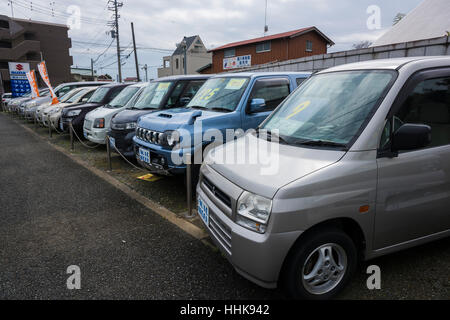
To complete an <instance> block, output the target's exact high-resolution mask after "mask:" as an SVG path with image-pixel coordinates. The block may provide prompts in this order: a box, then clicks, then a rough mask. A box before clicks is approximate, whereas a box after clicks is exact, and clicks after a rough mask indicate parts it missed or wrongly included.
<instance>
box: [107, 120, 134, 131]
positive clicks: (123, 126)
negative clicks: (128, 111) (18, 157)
mask: <svg viewBox="0 0 450 320" xmlns="http://www.w3.org/2000/svg"><path fill="white" fill-rule="evenodd" d="M136 127H137V125H136V122H128V123H114V122H112V121H111V129H113V130H134V129H136Z"/></svg>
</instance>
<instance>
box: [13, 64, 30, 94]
mask: <svg viewBox="0 0 450 320" xmlns="http://www.w3.org/2000/svg"><path fill="white" fill-rule="evenodd" d="M8 65H9V77H10V79H11V93H12V96H13V97H14V98H15V97H21V96H23V95H24V94H25V93H28V92H30V90H31V89H30V84H29V83H28V79H27V75H26V74H27V72H29V71H30V64H29V63H21V62H9V63H8Z"/></svg>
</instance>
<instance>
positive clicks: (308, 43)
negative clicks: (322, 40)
mask: <svg viewBox="0 0 450 320" xmlns="http://www.w3.org/2000/svg"><path fill="white" fill-rule="evenodd" d="M306 51H308V52H312V51H313V43H312V41H311V40H306Z"/></svg>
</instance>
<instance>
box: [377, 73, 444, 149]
mask: <svg viewBox="0 0 450 320" xmlns="http://www.w3.org/2000/svg"><path fill="white" fill-rule="evenodd" d="M404 123H415V124H425V125H428V126H430V127H431V144H430V145H429V146H428V147H439V146H444V145H450V77H445V78H436V79H428V80H424V81H422V82H420V83H419V84H418V85H417V86H416V87H415V88H414V90H413V91H412V92H411V93H410V94H409V96H408V98H407V99H406V101H405V103H404V104H403V105H402V107H401V108H400V110H399V111H398V112H397V114H396V115H395V116H394V130H392V131H396V130H397V129H398V128H400V127H401V126H402V125H403V124H404ZM390 126H391V121H389V122H388V124H387V125H386V128H385V130H384V131H383V136H382V138H381V147H384V146H386V145H387V143H388V142H389V141H390V138H389V133H390V132H391V130H390Z"/></svg>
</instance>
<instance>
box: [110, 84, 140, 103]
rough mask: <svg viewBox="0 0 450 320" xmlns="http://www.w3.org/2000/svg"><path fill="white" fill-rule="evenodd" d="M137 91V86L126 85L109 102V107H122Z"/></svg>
mask: <svg viewBox="0 0 450 320" xmlns="http://www.w3.org/2000/svg"><path fill="white" fill-rule="evenodd" d="M138 91H139V87H134V86H132V87H126V88H125V89H123V90H122V91H121V92H120V93H119V94H118V95H117V97H115V98H114V99H113V100H112V101H111V102H110V103H109V107H112V108H122V107H123V106H125V105H126V104H127V103H128V101H130V99H131V98H133V96H134V95H135V94H136V92H138Z"/></svg>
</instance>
